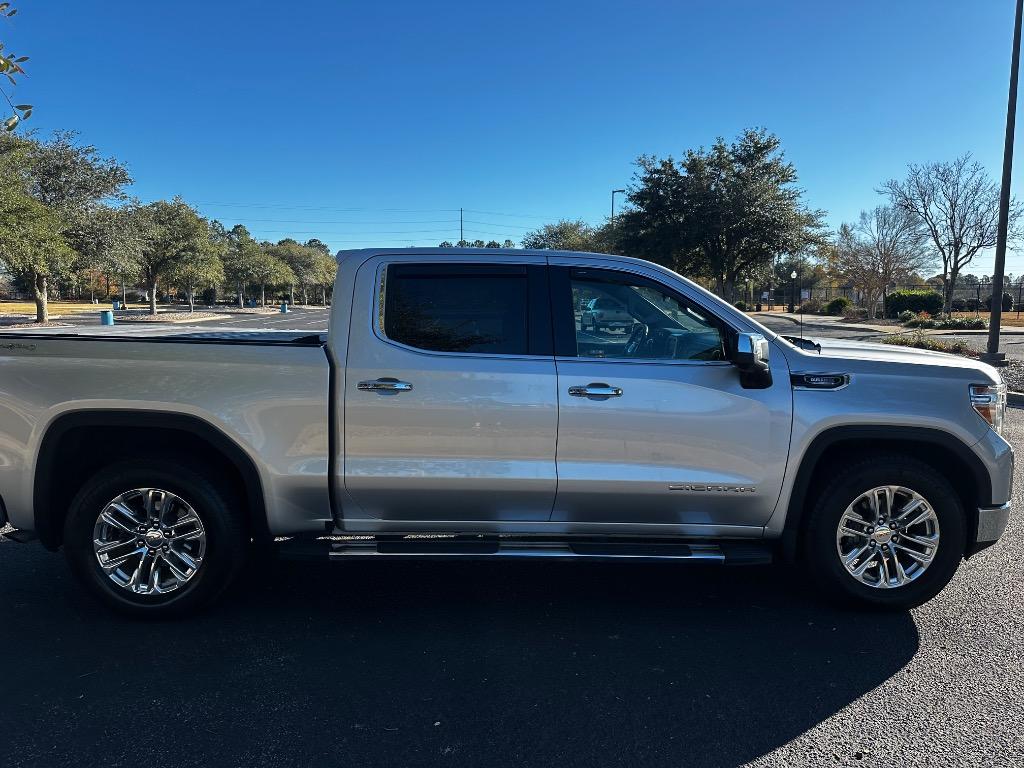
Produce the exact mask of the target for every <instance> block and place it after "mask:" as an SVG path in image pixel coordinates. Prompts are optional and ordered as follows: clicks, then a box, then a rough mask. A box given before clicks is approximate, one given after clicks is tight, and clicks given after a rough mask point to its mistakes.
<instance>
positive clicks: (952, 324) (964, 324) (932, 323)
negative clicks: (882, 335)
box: [900, 312, 988, 331]
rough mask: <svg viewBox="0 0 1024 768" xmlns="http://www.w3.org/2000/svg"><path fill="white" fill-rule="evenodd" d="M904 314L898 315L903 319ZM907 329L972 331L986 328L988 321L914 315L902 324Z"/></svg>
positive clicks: (926, 314) (974, 318)
mask: <svg viewBox="0 0 1024 768" xmlns="http://www.w3.org/2000/svg"><path fill="white" fill-rule="evenodd" d="M903 314H904V313H900V317H901V318H902V317H903ZM903 325H904V326H905V327H907V328H940V329H944V330H952V331H973V330H981V329H984V328H988V321H987V320H985V318H983V317H940V318H938V319H935V318H933V317H932V316H931V315H929V314H928V313H927V312H922V313H920V314H919V315H915V316H914V317H912V318H911V319H910V320H907V321H905V322H904V323H903Z"/></svg>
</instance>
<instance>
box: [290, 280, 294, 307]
mask: <svg viewBox="0 0 1024 768" xmlns="http://www.w3.org/2000/svg"><path fill="white" fill-rule="evenodd" d="M294 303H295V283H292V284H291V285H290V286H288V306H291V305H293V304H294Z"/></svg>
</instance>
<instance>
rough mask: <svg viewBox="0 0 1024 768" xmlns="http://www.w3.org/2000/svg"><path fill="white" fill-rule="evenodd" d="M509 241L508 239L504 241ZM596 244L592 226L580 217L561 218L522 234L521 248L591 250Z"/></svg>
mask: <svg viewBox="0 0 1024 768" xmlns="http://www.w3.org/2000/svg"><path fill="white" fill-rule="evenodd" d="M506 242H509V241H506ZM595 244H596V231H595V229H594V227H592V226H591V225H590V224H587V223H586V222H585V221H582V220H580V219H575V220H571V219H562V220H561V221H556V222H555V223H554V224H545V225H544V226H542V227H541V228H540V229H535V230H533V231H532V232H527V233H526V234H525V235H524V236H523V248H539V249H546V250H547V249H549V250H553V251H592V250H594V247H595Z"/></svg>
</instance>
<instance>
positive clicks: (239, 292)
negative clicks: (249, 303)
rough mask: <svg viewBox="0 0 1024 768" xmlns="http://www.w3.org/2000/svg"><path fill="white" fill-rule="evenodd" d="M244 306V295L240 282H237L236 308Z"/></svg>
mask: <svg viewBox="0 0 1024 768" xmlns="http://www.w3.org/2000/svg"><path fill="white" fill-rule="evenodd" d="M244 307H245V297H244V296H243V294H242V284H241V283H239V284H238V308H239V309H243V308H244Z"/></svg>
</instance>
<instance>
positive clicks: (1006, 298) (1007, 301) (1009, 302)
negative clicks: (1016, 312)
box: [985, 292, 1013, 312]
mask: <svg viewBox="0 0 1024 768" xmlns="http://www.w3.org/2000/svg"><path fill="white" fill-rule="evenodd" d="M1012 308H1013V296H1011V295H1010V294H1008V293H1005V292H1004V293H1003V312H1009V311H1010V309H1012ZM985 309H992V296H986V297H985Z"/></svg>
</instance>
